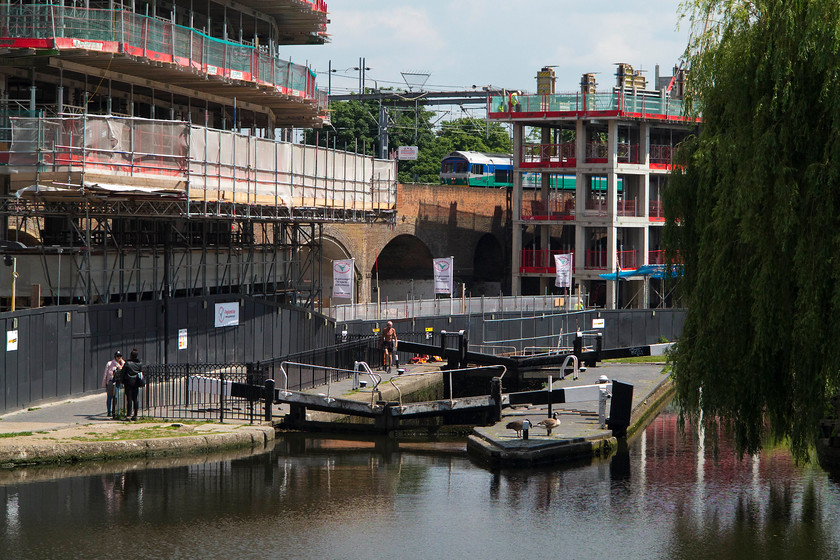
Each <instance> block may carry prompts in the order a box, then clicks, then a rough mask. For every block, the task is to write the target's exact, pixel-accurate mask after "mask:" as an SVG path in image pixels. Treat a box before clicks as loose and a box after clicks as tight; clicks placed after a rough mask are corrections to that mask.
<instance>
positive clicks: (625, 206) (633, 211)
mask: <svg viewBox="0 0 840 560" xmlns="http://www.w3.org/2000/svg"><path fill="white" fill-rule="evenodd" d="M616 205H617V206H616V209H615V213H616V214H617V215H619V216H624V217H636V218H638V217H641V216H642V214H641V206H640V205H639V201H638V200H636V199H633V200H617V201H616Z"/></svg>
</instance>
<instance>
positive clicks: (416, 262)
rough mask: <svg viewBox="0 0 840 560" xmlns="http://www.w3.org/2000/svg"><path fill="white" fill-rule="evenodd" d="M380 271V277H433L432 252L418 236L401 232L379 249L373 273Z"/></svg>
mask: <svg viewBox="0 0 840 560" xmlns="http://www.w3.org/2000/svg"><path fill="white" fill-rule="evenodd" d="M376 272H378V273H379V279H380V280H383V279H386V280H392V279H404V278H422V279H428V278H431V277H432V253H431V251H430V250H429V247H428V246H427V245H426V244H425V243H424V242H423V241H422V240H421V239H420V238H419V237H417V236H415V235H411V234H400V235H397V236H395V237H394V238H393V239H391V240H390V241H388V243H387V244H386V245H385V246H384V247H383V248H382V249H381V250H380V251H379V254H378V256H377V258H376V260H375V262H374V264H373V267H372V268H371V273H376Z"/></svg>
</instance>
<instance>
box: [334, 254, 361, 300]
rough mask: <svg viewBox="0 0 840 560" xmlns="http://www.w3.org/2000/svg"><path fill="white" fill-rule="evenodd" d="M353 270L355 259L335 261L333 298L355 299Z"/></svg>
mask: <svg viewBox="0 0 840 560" xmlns="http://www.w3.org/2000/svg"><path fill="white" fill-rule="evenodd" d="M353 270H355V264H354V259H344V260H340V261H333V291H332V297H334V298H350V299H351V300H352V299H353Z"/></svg>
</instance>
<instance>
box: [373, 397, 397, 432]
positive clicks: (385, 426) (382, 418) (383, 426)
mask: <svg viewBox="0 0 840 560" xmlns="http://www.w3.org/2000/svg"><path fill="white" fill-rule="evenodd" d="M392 406H393V405H390V404H386V405H385V406H384V407H382V411H381V412H380V413H379V414H378V415H377V416H376V418H374V420H373V423H374V425H375V426H376V428H377V430H379V431H381V432H383V433H388V432H390V431H391V430H393V429H394V428H395V427H396V425H397V419H396V418H395V417H394V415H393V414H391V408H392Z"/></svg>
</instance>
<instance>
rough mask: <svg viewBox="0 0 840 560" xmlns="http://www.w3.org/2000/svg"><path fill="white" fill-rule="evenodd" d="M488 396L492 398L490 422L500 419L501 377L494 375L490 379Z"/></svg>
mask: <svg viewBox="0 0 840 560" xmlns="http://www.w3.org/2000/svg"><path fill="white" fill-rule="evenodd" d="M490 396H491V397H492V398H493V408H492V410H491V412H490V422H488V423H493V422H500V421H501V420H502V378H501V377H494V378H493V379H491V380H490Z"/></svg>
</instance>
